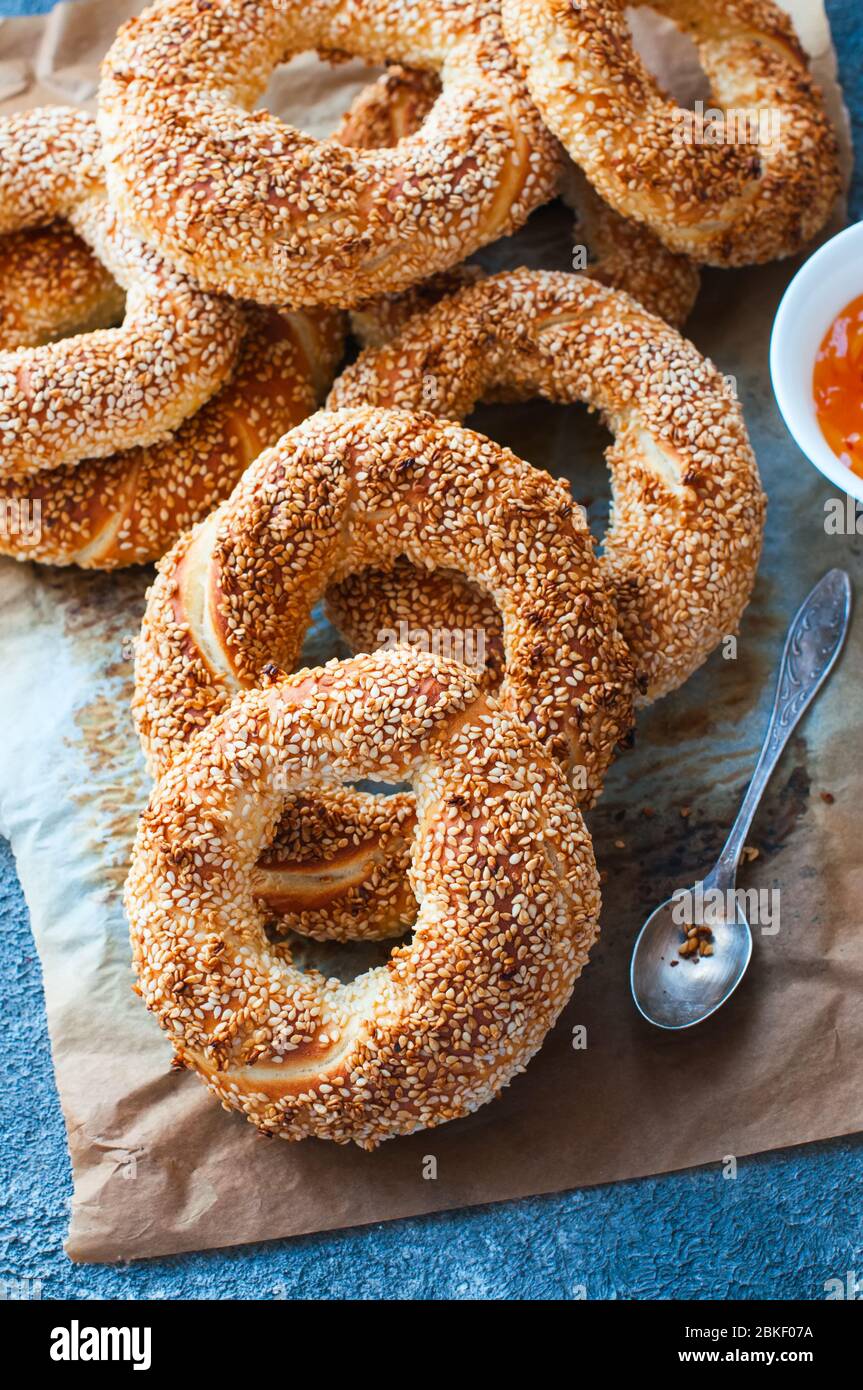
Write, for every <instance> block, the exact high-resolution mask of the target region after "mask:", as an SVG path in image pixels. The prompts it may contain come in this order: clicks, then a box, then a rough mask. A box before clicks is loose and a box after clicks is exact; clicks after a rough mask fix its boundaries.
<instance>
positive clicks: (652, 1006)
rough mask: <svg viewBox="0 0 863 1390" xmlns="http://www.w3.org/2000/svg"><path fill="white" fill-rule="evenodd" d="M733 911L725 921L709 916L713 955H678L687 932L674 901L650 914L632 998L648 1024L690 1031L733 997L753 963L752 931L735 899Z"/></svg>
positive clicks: (635, 961) (633, 971) (636, 958)
mask: <svg viewBox="0 0 863 1390" xmlns="http://www.w3.org/2000/svg"><path fill="white" fill-rule="evenodd" d="M690 891H691V892H692V893H694V889H692V890H690ZM729 907H731V908H732V912H731V913H726V914H724V915H723V918H722V920H721V921H717V920H715V919H714V918H713V917H711V918H710V922H709V926H710V930H711V932H712V933H713V940H712V941H711V943H710V944H711V946H712V948H713V954H712V955H709V956H700V955H695V956H681V955H680V954H679V951H680V947H681V946H682V945H683V942H684V940H685V928H684V927H683V926H682V924H681V922H680V906H679V901H677V900H676V899H675V898H669V899H668V900H667V901H666V902H664V903H662V904H661V905H660V906H659V907H658V908H657V909H656V911H655V912H652V913H651V914H650V916H649V917H648V919H647V921H646V922H645V924H644V926H643V927H642V928H641V931H640V932H639V933H638V939H637V941H636V943H635V949H634V951H633V953H632V964H631V966H630V984H631V986H632V996H633V998H634V1000H635V1003H636V1005H637V1007H638V1009H639V1012H640V1013H641V1014H642V1015H643V1016H644V1017H645V1018H646V1019H647V1021H648V1023H655V1024H656V1026H657V1028H671V1029H679V1028H691V1027H692V1026H693V1024H695V1023H701V1022H702V1020H703V1019H705V1018H709V1017H710V1015H711V1014H712V1013H715V1012H716V1010H717V1009H718V1008H719V1007H720V1006H721V1005H722V1004H724V1003H725V1001H726V999H728V998H729V996H730V995H732V994H733V993H734V991H735V990H736V988H737V986H738V985H739V984H740V981H741V980H742V979H743V976H744V975H745V973H746V969H747V967H748V965H749V962H750V960H751V959H752V930H751V928H750V926H749V923H748V922H747V920H746V918H745V917H744V915H743V912H742V909H741V908H740V907H739V905H738V904H737V902H736V899H735V900H734V902H733V903H729Z"/></svg>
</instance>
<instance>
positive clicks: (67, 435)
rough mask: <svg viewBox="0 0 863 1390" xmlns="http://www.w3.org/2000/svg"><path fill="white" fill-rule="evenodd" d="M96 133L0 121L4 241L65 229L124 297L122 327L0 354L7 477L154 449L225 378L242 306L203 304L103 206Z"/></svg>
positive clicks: (80, 121)
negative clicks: (28, 230) (23, 232)
mask: <svg viewBox="0 0 863 1390" xmlns="http://www.w3.org/2000/svg"><path fill="white" fill-rule="evenodd" d="M101 180H102V167H101V160H100V155H99V148H98V137H97V133H96V127H95V125H94V123H93V121H92V119H90V118H88V117H86V116H84V115H82V113H81V112H77V111H72V110H69V109H67V108H63V107H58V108H51V109H38V110H35V111H28V112H25V113H23V114H19V115H14V116H9V117H6V118H4V119H3V120H0V209H2V211H0V231H11V230H16V229H23V228H25V227H31V226H40V225H43V224H47V223H50V222H53V220H54V219H55V218H57V217H62V218H64V219H66V220H67V221H68V223H69V225H70V226H71V228H72V229H73V231H75V232H76V233H78V235H79V236H80V237H82V238H83V240H84V241H85V242H86V243H87V245H88V246H89V247H90V248H91V249H92V250H93V251H94V252H95V254H96V255H97V257H98V258H99V260H100V261H101V263H102V264H103V266H104V267H105V269H106V270H107V271H108V273H109V274H110V275H111V277H112V278H113V280H114V281H115V282H116V283H117V285H119V287H120V288H121V289H122V290H124V291H125V292H126V314H125V318H124V319H123V322H122V325H121V326H120V327H119V328H111V329H99V330H96V331H94V332H91V333H82V334H78V335H75V336H73V337H71V338H63V339H62V340H61V341H59V342H50V343H47V344H44V345H42V346H38V347H18V348H13V349H12V350H8V351H0V475H6V476H8V475H9V474H19V473H27V474H30V473H34V472H36V471H37V470H39V469H52V468H57V467H60V466H62V465H64V464H71V463H76V462H78V461H79V460H80V459H83V458H98V457H104V456H105V455H107V454H112V453H114V452H115V451H116V450H118V449H125V448H131V447H135V446H139V445H146V444H152V443H155V442H156V441H157V440H159V439H162V438H163V437H164V436H165V435H166V434H167V433H169V432H170V431H171V430H174V429H176V428H177V426H178V425H179V424H181V423H182V421H183V420H184V419H186V418H187V417H188V416H189V415H191V414H193V413H194V412H195V411H196V410H197V409H198V408H199V407H200V406H201V405H203V403H204V402H205V401H206V400H208V399H209V398H210V396H212V395H213V394H214V392H215V391H217V390H218V388H219V387H220V386H221V385H223V383H224V382H225V381H226V380H227V378H228V376H229V375H230V372H231V370H232V368H233V365H234V362H235V360H236V355H237V351H238V349H239V345H240V340H241V337H242V330H243V317H242V313H241V311H240V309H239V307H238V306H236V305H233V304H231V303H230V302H229V301H227V300H225V299H223V298H220V297H216V296H213V295H209V294H205V293H203V291H201V290H199V289H198V288H197V287H196V286H195V285H193V284H192V282H191V281H190V280H189V279H188V278H187V277H186V276H184V275H181V274H179V273H178V272H177V271H175V270H173V269H172V268H171V267H170V266H169V265H168V264H167V263H166V262H165V261H164V260H163V259H162V258H161V257H160V256H159V255H157V254H156V253H155V252H153V251H151V250H150V249H148V248H147V247H146V246H144V244H143V243H142V242H141V241H139V240H138V238H137V237H135V236H133V235H131V234H130V232H129V231H128V230H127V229H126V228H125V227H124V226H122V225H121V223H120V222H119V221H118V219H117V217H116V215H115V213H114V212H112V211H111V210H110V209H109V208H108V206H107V205H106V203H105V197H104V189H103V184H102V182H101Z"/></svg>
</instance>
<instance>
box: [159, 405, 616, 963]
mask: <svg viewBox="0 0 863 1390" xmlns="http://www.w3.org/2000/svg"><path fill="white" fill-rule="evenodd" d="M402 553H404V554H406V555H408V556H410V557H411V558H412V559H413V560H414V561H415V562H417V561H422V562H423V563H428V564H430V565H437V566H438V567H439V568H443V569H446V568H458V569H459V570H463V571H464V572H465V573H466V574H468V575H470V576H471V577H472V578H473V579H474V580H479V581H480V582H481V583H482V584H483V585H484V586H485V587H487V588H488V589H489V591H490V592H491V593H492V594H493V595H494V598H495V601H496V602H497V604H498V608H499V611H500V612H501V613H503V615H504V624H505V626H504V645H505V648H506V652H507V671H506V679H505V681H504V684H503V686H502V687H501V699H502V700H503V702H504V703H505V704H506V705H507V707H509V706H512V707H514V708H515V709H516V710H517V711H518V712H519V713H520V714H521V715H522V717H523V718H524V720H525V722H526V723H527V724H528V725H529V726H531V727H533V728H534V729H535V730H536V731H537V732H538V733H539V734H540V736H541V737H542V739H543V740H544V742H545V743H546V744H547V745H548V746H549V747H550V748H551V750H552V752H553V753H554V755H555V756H556V757H558V759H559V760H560V761H561V763H562V764H563V766H564V767H565V768H566V769H567V770H568V771H569V773H570V775H571V778H572V781H573V784H574V785H575V786H577V788H578V794H579V796H580V797H581V798H583V799H585V800H590V799H591V798H592V797H594V796H595V795H596V794H597V793H598V791H599V788H600V786H601V782H602V776H603V774H604V771H605V769H606V767H607V766H608V763H609V762H610V760H611V757H612V755H613V750H614V747H615V745H616V744H617V743H618V742H619V741H620V740H621V739H623V738H625V737H627V736H628V734H629V731H630V728H631V722H632V713H631V710H632V691H633V678H634V677H633V670H632V665H631V661H630V658H629V654H628V652H627V650H626V648H625V646H624V644H623V642H622V641H621V640H620V638H619V637H618V634H617V632H616V615H615V612H614V609H613V607H612V605H611V604H610V602H609V600H608V598H607V596H606V594H605V592H604V589H603V587H602V585H601V584H600V583H598V582H597V577H596V562H595V559H594V555H593V542H592V539H591V537H590V534H589V532H588V530H587V527H586V524H585V521H584V517H583V514H582V512H581V509H580V508H578V507H575V506H574V505H573V503H572V500H571V497H570V495H569V493H568V490H567V489H566V487H565V486H564V485H563V484H561V483H554V482H553V481H552V480H551V479H550V478H549V477H548V475H547V474H544V473H540V472H538V471H537V470H536V469H533V468H531V467H530V465H529V464H525V463H522V462H521V460H519V459H516V458H515V456H514V455H512V454H510V453H509V451H508V450H504V449H501V448H499V446H497V445H495V444H493V443H492V442H491V441H489V440H486V439H484V438H482V436H479V435H475V434H473V433H472V432H471V431H468V430H463V429H461V428H460V427H459V426H456V425H453V424H450V423H443V422H440V421H435V420H433V419H432V418H431V417H428V416H425V417H422V416H415V415H413V414H410V415H408V414H406V413H404V412H401V411H382V410H365V409H359V410H351V411H344V412H332V413H329V412H324V413H321V414H318V415H317V416H314V417H313V418H312V419H311V420H308V421H306V422H305V423H304V424H303V425H301V426H299V427H298V429H296V430H294V431H292V432H291V434H289V435H287V436H286V437H285V438H284V439H283V440H281V441H280V443H279V445H278V446H277V447H276V448H275V449H271V450H269V451H268V452H267V453H266V454H263V455H262V456H261V457H260V458H259V459H258V460H257V461H256V462H255V463H254V464H253V465H252V466H251V468H250V469H249V470H248V471H247V472H246V474H245V475H244V477H243V479H242V481H241V482H240V483H239V484H238V486H237V488H236V490H235V492H234V493H233V495H232V496H231V498H230V499H229V500H228V501H227V502H226V503H223V505H222V507H221V508H220V509H219V510H218V511H217V512H215V513H214V514H213V516H212V517H210V518H209V519H208V520H207V521H206V522H204V523H203V524H202V525H200V526H198V527H197V528H196V529H195V530H194V531H193V532H192V533H190V534H188V535H186V536H184V537H182V538H181V539H180V540H179V541H178V543H177V544H176V545H175V547H174V548H173V550H172V551H171V552H170V554H169V555H167V556H166V557H165V559H164V560H163V561H162V562H161V564H160V566H159V570H160V573H159V576H158V578H157V580H156V583H155V585H154V586H153V588H152V589H151V591H150V594H149V598H148V604H147V611H146V614H145V618H144V624H143V629H142V634H141V639H140V641H139V643H138V649H137V659H136V669H135V697H134V701H133V710H134V713H135V718H136V723H137V726H138V730H139V733H140V735H141V739H142V742H143V745H144V748H145V752H146V753H147V757H148V762H149V764H150V767H151V769H152V770H153V771H154V773H156V774H158V773H159V772H160V771H161V770H162V769H163V768H164V767H165V766H166V765H167V764H168V763H170V761H171V760H172V759H173V758H174V757H176V756H177V755H178V753H179V752H180V751H181V750H182V749H183V748H184V747H185V746H186V745H187V743H188V741H189V739H190V738H191V737H192V736H193V735H194V734H195V732H197V730H199V729H200V728H201V727H202V726H204V725H206V724H207V723H208V722H209V721H210V720H211V719H212V718H214V717H215V715H216V714H218V713H219V712H220V711H221V710H222V709H224V707H225V705H226V704H227V703H228V701H229V700H230V699H231V697H232V696H233V695H234V694H235V692H236V691H237V690H238V689H241V688H242V687H243V686H250V685H253V684H254V683H255V681H256V680H257V679H258V675H259V672H260V670H261V669H262V667H263V666H264V665H265V664H266V663H267V662H269V661H276V662H278V663H279V664H280V665H284V666H290V665H291V664H293V661H294V659H295V657H296V654H297V650H298V646H299V643H300V641H301V639H302V635H303V633H304V631H305V627H306V623H307V619H308V614H309V611H310V608H311V605H312V604H313V603H314V602H315V601H316V600H317V598H318V597H320V595H321V594H322V592H323V590H324V588H325V587H326V585H327V583H328V582H329V580H330V579H339V578H341V577H346V576H347V575H348V574H350V573H351V572H352V571H354V570H356V569H358V568H361V567H365V566H368V565H370V564H374V563H377V564H379V565H380V564H382V563H389V562H391V561H395V560H396V559H397V558H398V556H399V555H400V554H402ZM516 557H517V559H518V563H516ZM411 817H412V806H411V804H410V802H408V801H406V800H405V799H404V798H402V799H397V798H393V797H390V798H386V799H385V800H382V799H380V798H378V797H375V796H370V795H368V794H366V793H362V792H358V791H351V790H348V789H344V790H343V791H342V792H340V794H339V797H338V798H337V800H336V801H335V802H334V801H333V800H332V799H328V800H327V804H326V807H325V808H324V810H323V811H322V812H321V813H320V814H319V815H318V816H317V818H316V820H315V822H314V829H315V836H314V838H313V839H309V838H307V837H306V836H304V834H303V825H302V822H303V821H306V820H307V818H308V808H307V804H304V805H303V806H300V807H297V808H294V810H293V811H292V810H290V809H289V811H288V812H287V813H286V816H285V819H284V821H283V826H282V827H281V828H280V832H279V834H278V835H277V836H276V840H275V844H274V847H273V848H272V849H271V850H268V852H267V854H266V855H265V857H264V860H263V862H262V863H261V865H260V869H259V880H258V893H259V896H260V898H261V899H262V900H263V901H266V902H268V903H269V904H270V907H271V910H272V912H273V913H274V915H276V916H279V915H282V914H284V913H285V912H286V911H290V918H289V919H288V920H286V922H285V923H284V925H287V926H289V927H290V928H291V929H292V930H294V931H297V932H299V933H300V934H302V935H306V936H313V937H320V938H331V939H342V940H348V939H353V938H356V937H358V936H364V937H369V938H373V937H386V936H391V935H393V934H394V933H397V932H398V931H399V930H404V926H405V924H406V923H409V922H410V921H411V918H412V914H413V910H414V903H413V899H412V897H411V895H410V893H409V891H407V890H406V888H405V882H404V876H403V873H402V869H403V866H404V856H405V855H406V853H407V839H406V833H405V832H406V829H407V828H409V822H410V819H411Z"/></svg>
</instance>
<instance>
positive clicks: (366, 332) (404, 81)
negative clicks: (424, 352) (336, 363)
mask: <svg viewBox="0 0 863 1390" xmlns="http://www.w3.org/2000/svg"><path fill="white" fill-rule="evenodd" d="M439 93H440V82H439V80H438V78H437V77H436V76H435V74H433V73H421V72H416V71H414V70H413V69H411V68H404V67H401V66H394V67H392V68H390V69H388V71H387V72H385V73H384V74H383V76H382V77H380V78H379V79H378V80H377V82H376V83H373V84H371V85H370V86H369V87H367V88H366V90H365V91H364V92H362V93H361V94H360V96H359V97H358V98H357V100H356V102H355V103H354V106H353V107H352V109H351V111H350V112H348V114H347V116H346V117H345V118H344V120H343V121H342V123H341V125H340V126H339V128H338V130H337V131H336V135H337V137H338V138H339V139H342V140H344V141H345V143H349V144H353V145H356V146H357V147H363V148H367V147H369V146H371V145H382V144H386V143H394V138H395V139H398V138H403V137H404V136H405V135H409V134H413V132H414V131H416V130H418V129H419V127H420V125H421V124H422V122H423V121H424V120H425V119H426V117H427V116H428V114H429V112H430V111H431V109H432V107H433V106H434V103H435V101H436V100H437V97H438V95H439ZM560 195H561V197H562V198H563V200H564V202H565V203H566V204H567V205H568V206H569V207H570V208H572V210H573V212H574V213H575V215H576V222H575V228H574V231H573V244H574V245H575V246H579V245H584V246H585V249H586V250H587V253H588V256H589V265H588V266H587V267H585V268H584V269H585V273H586V274H589V275H590V276H591V278H592V279H594V280H599V282H600V284H603V285H609V286H610V287H611V288H612V289H616V290H625V291H626V293H627V294H631V295H632V297H633V299H637V300H638V302H639V304H643V305H644V308H645V309H649V310H650V312H651V313H652V314H658V315H659V316H660V318H663V319H665V320H666V321H667V322H668V323H672V324H674V325H675V327H679V326H680V325H681V324H683V323H685V322H686V320H687V318H688V317H689V314H690V312H691V311H692V308H693V306H694V304H695V301H696V299H697V297H698V291H699V289H700V287H701V275H700V273H699V270H698V267H697V266H696V265H695V263H694V262H693V261H691V260H690V259H689V258H688V257H687V256H677V255H675V254H674V253H673V252H672V251H669V250H668V248H667V247H665V246H664V245H663V244H662V242H661V241H660V240H659V238H658V237H657V236H655V235H654V233H653V232H651V231H650V229H649V228H648V227H644V226H642V225H641V224H640V223H639V222H630V221H627V219H626V218H624V217H621V216H620V215H619V214H618V213H616V212H614V211H613V209H612V208H610V207H609V206H608V204H607V203H604V202H603V200H602V199H601V198H600V196H599V194H598V193H597V192H596V191H595V190H594V189H593V188H592V186H591V185H590V183H589V182H588V181H587V179H586V178H585V177H584V174H583V173H582V172H581V170H580V169H579V168H578V166H577V165H575V164H573V162H572V160H569V159H564V160H563V161H562V166H561V176H560ZM481 274H482V272H481V270H480V268H479V266H476V265H459V266H456V267H454V268H453V269H452V270H449V271H442V272H440V273H439V274H437V275H434V276H430V277H429V278H428V279H426V280H423V281H421V282H420V283H419V284H418V285H415V286H412V288H411V289H409V290H405V291H404V292H403V293H402V294H400V295H379V296H378V297H377V298H376V299H372V300H369V301H368V302H367V303H365V304H359V305H357V306H356V307H355V308H354V309H353V311H352V313H351V327H352V328H353V331H354V333H355V335H356V336H357V337H358V338H359V340H360V342H361V343H362V344H363V346H364V347H379V346H380V345H381V343H384V342H386V341H387V339H388V338H391V337H392V336H393V335H394V334H395V333H397V332H398V331H399V329H400V328H402V327H404V325H405V323H406V322H407V320H408V318H409V317H410V315H411V314H413V313H417V312H418V311H419V310H420V309H423V308H430V307H431V305H432V304H436V303H437V301H438V300H439V299H442V298H443V297H444V295H445V294H452V293H454V292H455V290H457V289H461V287H462V286H463V285H466V284H471V283H473V282H474V281H475V280H477V279H479V278H480V276H481Z"/></svg>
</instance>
